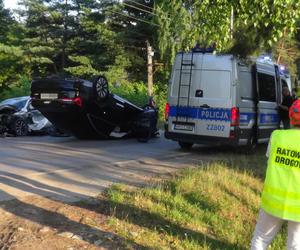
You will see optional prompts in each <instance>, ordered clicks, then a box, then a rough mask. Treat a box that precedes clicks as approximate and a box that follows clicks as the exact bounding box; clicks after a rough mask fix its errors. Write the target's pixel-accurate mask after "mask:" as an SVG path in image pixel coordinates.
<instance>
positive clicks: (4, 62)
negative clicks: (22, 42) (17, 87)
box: [0, 43, 27, 92]
mask: <svg viewBox="0 0 300 250" xmlns="http://www.w3.org/2000/svg"><path fill="white" fill-rule="evenodd" d="M26 69H27V64H26V61H25V60H24V57H23V50H22V49H21V48H20V47H16V46H8V45H5V44H1V43H0V92H1V90H2V91H3V90H7V89H8V88H9V86H10V85H12V84H13V83H15V82H18V81H19V80H20V79H21V78H22V76H23V74H24V73H25V72H26V71H27V70H26Z"/></svg>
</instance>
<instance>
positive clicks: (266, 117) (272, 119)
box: [259, 114, 279, 124]
mask: <svg viewBox="0 0 300 250" xmlns="http://www.w3.org/2000/svg"><path fill="white" fill-rule="evenodd" d="M259 121H260V123H271V124H276V123H278V122H279V115H278V114H259Z"/></svg>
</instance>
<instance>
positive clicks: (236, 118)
mask: <svg viewBox="0 0 300 250" xmlns="http://www.w3.org/2000/svg"><path fill="white" fill-rule="evenodd" d="M230 125H231V126H239V125H240V111H239V108H237V107H233V108H231V124H230Z"/></svg>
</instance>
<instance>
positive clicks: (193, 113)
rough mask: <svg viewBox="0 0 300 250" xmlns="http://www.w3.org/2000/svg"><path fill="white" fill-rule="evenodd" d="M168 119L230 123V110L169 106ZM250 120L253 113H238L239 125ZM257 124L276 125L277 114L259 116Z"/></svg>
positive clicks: (252, 117)
mask: <svg viewBox="0 0 300 250" xmlns="http://www.w3.org/2000/svg"><path fill="white" fill-rule="evenodd" d="M169 116H170V117H176V116H178V117H184V118H191V119H200V120H211V121H225V122H229V121H231V109H222V108H209V109H207V108H196V107H178V108H177V107H176V106H170V110H169ZM251 119H254V113H250V112H249V113H246V112H242V113H240V123H241V124H248V123H249V122H250V120H251ZM259 122H260V123H261V124H276V123H278V122H279V116H278V114H265V113H262V114H260V115H259Z"/></svg>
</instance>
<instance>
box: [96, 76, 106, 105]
mask: <svg viewBox="0 0 300 250" xmlns="http://www.w3.org/2000/svg"><path fill="white" fill-rule="evenodd" d="M94 92H95V95H96V98H97V99H98V100H103V99H105V98H106V97H108V94H109V90H108V81H107V79H106V78H105V77H104V76H99V77H97V78H96V79H95V81H94Z"/></svg>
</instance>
